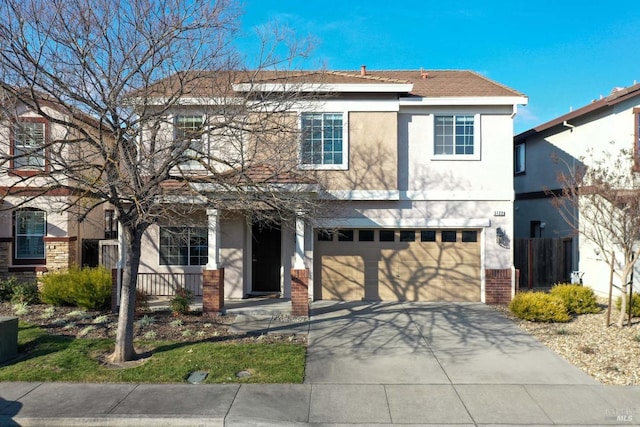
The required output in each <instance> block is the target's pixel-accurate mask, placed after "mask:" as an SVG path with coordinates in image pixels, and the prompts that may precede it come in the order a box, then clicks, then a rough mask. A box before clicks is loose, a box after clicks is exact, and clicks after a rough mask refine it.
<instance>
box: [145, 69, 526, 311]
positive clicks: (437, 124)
mask: <svg viewBox="0 0 640 427" xmlns="http://www.w3.org/2000/svg"><path fill="white" fill-rule="evenodd" d="M296 79H297V80H296V81H297V82H298V83H297V85H296V88H298V89H300V88H301V87H302V88H303V89H304V88H305V87H307V86H308V87H309V90H311V91H314V92H324V93H321V95H322V96H321V97H320V98H319V99H316V100H314V99H306V100H305V101H304V102H305V105H304V108H302V109H301V110H300V111H294V112H293V113H295V114H296V116H297V120H298V125H299V127H300V132H301V135H302V138H301V141H300V146H299V148H298V150H299V153H300V162H301V166H300V167H301V168H304V169H315V170H317V171H319V173H322V174H326V175H327V176H329V178H330V179H329V182H330V183H331V185H330V186H329V187H328V188H325V189H324V192H323V193H322V194H326V195H328V197H327V203H328V204H331V203H335V205H336V207H335V209H334V210H333V215H332V216H331V217H327V218H318V219H317V223H316V224H309V223H307V224H302V223H300V222H299V221H296V223H295V224H294V223H286V224H285V223H283V224H278V226H275V227H271V228H262V227H257V226H253V227H252V225H251V219H250V218H247V217H245V216H244V214H243V213H242V212H237V211H234V210H233V203H230V204H229V207H228V209H224V208H223V209H210V208H208V207H207V206H206V204H204V203H203V204H202V206H191V207H190V209H191V210H192V212H191V213H190V215H189V221H188V222H189V223H188V224H187V223H185V224H183V225H182V226H176V225H175V224H174V225H169V224H166V223H165V224H163V223H162V221H159V223H158V225H154V226H152V227H151V228H150V229H149V230H148V232H147V233H146V235H145V237H144V239H143V245H144V249H143V255H142V260H141V267H140V272H141V273H145V272H148V273H199V272H201V271H202V270H203V269H205V268H207V267H206V266H207V263H208V260H210V259H216V260H218V261H217V262H216V263H215V266H216V268H223V269H224V296H225V298H246V297H248V296H251V295H261V294H270V295H274V294H275V295H277V296H279V297H281V298H289V297H290V296H291V289H292V288H291V276H290V275H289V271H290V270H291V269H292V268H296V263H297V262H298V261H300V259H299V256H300V254H302V256H303V258H304V259H303V261H304V267H305V268H307V269H308V270H309V273H310V280H309V290H308V292H309V294H308V296H309V298H310V299H312V300H319V299H334V300H352V301H353V300H391V301H398V300H409V301H438V300H447V301H484V302H487V303H498V302H500V303H504V302H507V301H509V300H510V299H511V297H512V295H513V293H514V289H515V288H514V283H515V275H514V274H513V273H514V267H513V251H512V248H511V246H510V241H511V239H512V238H513V216H512V213H513V199H514V191H513V180H512V170H513V157H512V154H511V149H510V148H511V144H512V138H513V117H514V116H515V114H516V111H517V105H523V104H526V103H527V98H526V97H525V96H524V95H523V94H521V93H519V92H517V91H515V90H513V89H510V88H508V87H505V86H503V85H501V84H499V83H496V82H493V81H491V80H489V79H487V78H485V77H483V76H481V75H479V74H477V73H474V72H470V71H438V70H435V71H424V70H405V71H371V70H367V69H366V67H362V68H361V69H360V70H355V71H340V72H338V71H327V72H306V73H302V74H301V75H299V76H297V77H296ZM261 84H263V85H264V87H265V90H270V91H273V90H278V88H279V87H280V86H279V85H278V84H277V81H276V82H275V83H274V80H273V79H265V80H264V82H262V83H261V82H260V81H257V82H255V81H254V82H253V83H252V85H248V84H243V82H236V83H235V84H234V85H233V90H234V91H237V92H242V91H243V90H246V89H245V86H247V87H249V86H251V89H252V90H254V91H255V90H256V88H259V87H261V86H260V85H261ZM202 86H203V87H211V86H213V85H207V84H206V82H203V84H202ZM281 90H286V89H281ZM203 96H204V95H203ZM201 101H202V105H197V103H194V102H193V100H192V101H191V102H190V103H189V104H188V105H187V104H185V106H183V107H181V108H180V110H176V111H175V112H173V117H169V118H168V119H167V120H166V121H165V122H166V123H165V126H166V127H167V128H166V129H161V131H162V132H164V133H165V134H166V135H167V136H168V137H171V135H178V134H180V132H183V131H184V129H185V128H186V127H188V126H191V125H194V126H195V127H196V128H197V127H198V126H199V123H202V122H203V121H204V120H205V119H204V118H203V117H204V114H206V113H204V111H206V105H207V100H206V99H204V98H202V99H201ZM170 126H173V127H174V128H173V129H170V128H169V127H170ZM196 142H197V141H196ZM203 142H204V143H207V141H203ZM207 230H208V231H207ZM212 230H213V231H212ZM184 235H187V236H189V238H188V239H182V240H181V239H178V238H177V237H175V236H184ZM212 236H214V238H212ZM213 253H215V255H212V254H213ZM297 255H298V256H297Z"/></svg>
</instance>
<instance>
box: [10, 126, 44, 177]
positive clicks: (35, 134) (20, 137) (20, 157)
mask: <svg viewBox="0 0 640 427" xmlns="http://www.w3.org/2000/svg"><path fill="white" fill-rule="evenodd" d="M45 144H46V122H45V121H44V119H32V120H21V121H19V122H18V123H16V125H15V127H14V129H13V156H14V157H13V168H14V169H35V170H43V169H44V168H45Z"/></svg>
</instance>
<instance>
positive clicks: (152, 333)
mask: <svg viewBox="0 0 640 427" xmlns="http://www.w3.org/2000/svg"><path fill="white" fill-rule="evenodd" d="M144 337H145V338H146V339H148V340H152V339H155V337H156V331H147V332H145V333H144Z"/></svg>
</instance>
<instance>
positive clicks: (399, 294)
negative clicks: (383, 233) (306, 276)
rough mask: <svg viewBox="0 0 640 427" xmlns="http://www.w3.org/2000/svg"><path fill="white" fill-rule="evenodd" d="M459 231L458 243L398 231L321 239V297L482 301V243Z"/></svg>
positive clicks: (319, 243)
mask: <svg viewBox="0 0 640 427" xmlns="http://www.w3.org/2000/svg"><path fill="white" fill-rule="evenodd" d="M460 235H461V234H460V233H458V241H457V242H440V241H437V242H421V241H419V240H418V241H413V242H399V241H398V239H397V237H398V234H397V233H396V241H395V242H379V241H375V242H339V241H337V240H334V241H332V242H318V246H317V253H318V254H322V278H321V287H322V298H323V299H351V300H360V299H365V300H378V299H380V300H389V301H398V300H401V301H480V299H481V295H480V270H481V262H480V243H479V242H461V241H460V240H461V239H460ZM356 236H357V234H356ZM376 236H377V233H376ZM438 236H439V234H438ZM416 237H417V238H418V239H419V237H420V234H419V232H418V233H416Z"/></svg>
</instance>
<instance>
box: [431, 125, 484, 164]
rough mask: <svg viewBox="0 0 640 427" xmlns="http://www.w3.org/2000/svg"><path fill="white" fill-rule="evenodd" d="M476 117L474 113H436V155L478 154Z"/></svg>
mask: <svg viewBox="0 0 640 427" xmlns="http://www.w3.org/2000/svg"><path fill="white" fill-rule="evenodd" d="M475 133H476V118H475V116H474V115H472V114H449V115H436V116H435V118H434V145H433V154H434V156H436V157H438V156H477V155H478V154H479V153H478V148H477V147H476V143H477V141H476V140H477V138H476V135H475Z"/></svg>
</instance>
